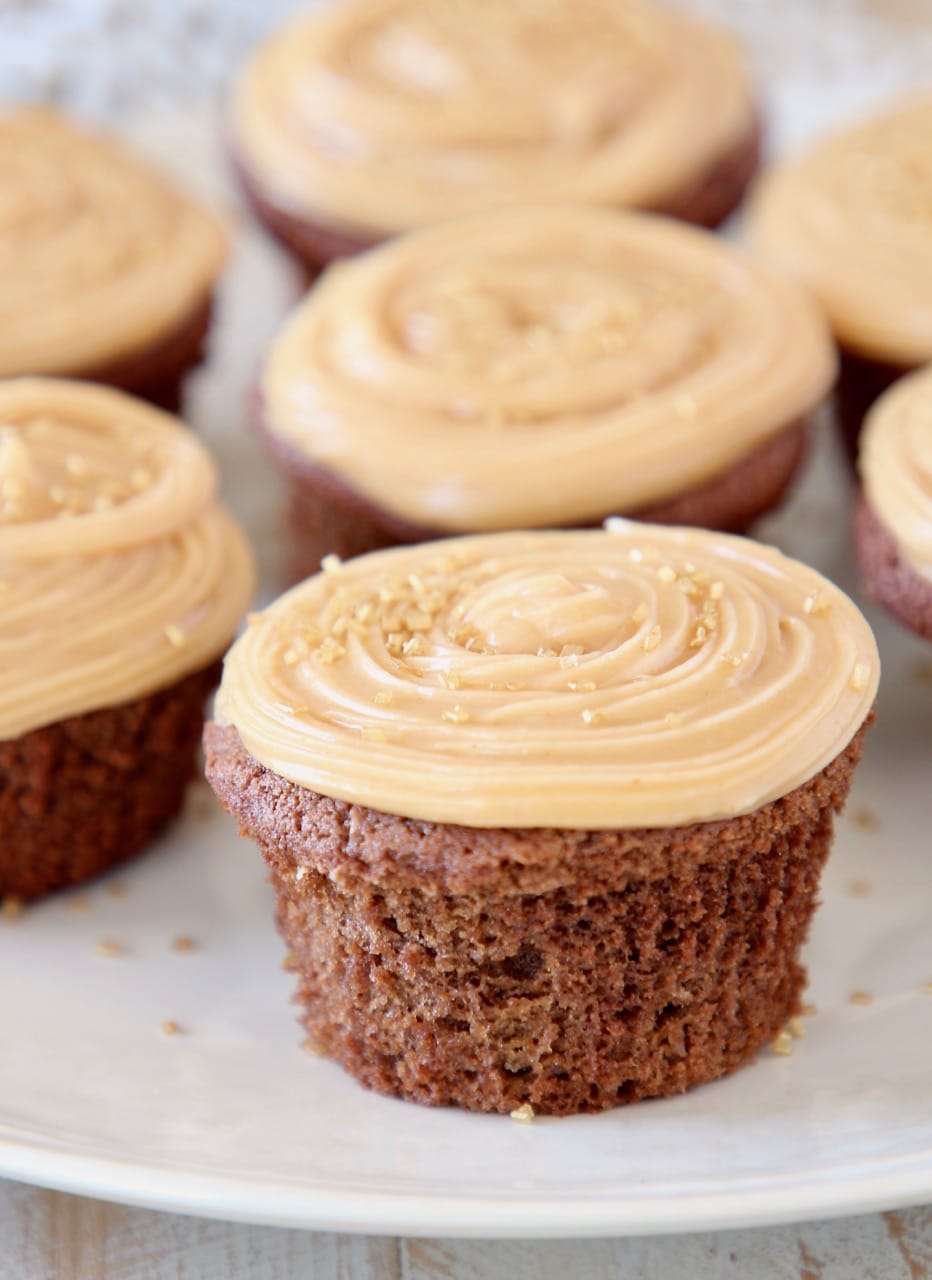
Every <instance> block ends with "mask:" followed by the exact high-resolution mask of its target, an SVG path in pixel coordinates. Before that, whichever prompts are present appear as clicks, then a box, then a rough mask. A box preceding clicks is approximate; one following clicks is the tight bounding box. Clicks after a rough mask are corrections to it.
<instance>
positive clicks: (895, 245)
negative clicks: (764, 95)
mask: <svg viewBox="0 0 932 1280" xmlns="http://www.w3.org/2000/svg"><path fill="white" fill-rule="evenodd" d="M752 209H753V214H752V217H753V221H752V228H753V234H754V237H755V239H756V240H757V242H758V243H759V244H760V246H761V248H762V249H763V250H764V251H765V252H766V253H767V254H768V255H769V256H770V257H772V258H773V259H774V260H776V261H777V262H779V263H780V264H781V265H783V266H784V267H786V268H787V269H788V270H790V271H791V272H793V273H794V274H795V275H797V276H798V277H799V279H801V280H802V281H803V282H804V283H805V284H806V285H807V286H808V288H809V289H810V290H811V291H812V292H813V293H814V294H815V296H816V297H817V298H818V300H819V301H820V302H821V304H822V305H823V307H824V308H825V310H826V312H827V314H828V317H829V320H830V321H831V324H832V327H833V329H834V330H835V333H836V335H837V336H838V339H839V341H840V342H841V343H842V344H843V345H844V346H845V347H848V348H849V349H851V350H853V351H857V352H860V353H861V354H863V355H867V356H872V357H874V358H875V359H879V360H887V361H890V362H892V363H895V364H902V365H913V364H922V363H924V362H925V361H927V360H930V359H932V97H929V98H926V99H925V100H923V101H918V102H912V103H910V104H909V105H908V106H906V107H902V108H900V109H898V110H896V111H893V112H892V113H890V114H888V115H885V116H883V117H882V118H880V119H877V120H873V121H871V122H870V123H868V124H866V125H862V126H860V127H859V128H856V129H851V130H848V131H846V132H844V133H840V134H837V135H836V136H834V137H831V138H829V139H827V140H826V141H823V142H821V143H820V144H818V145H817V146H816V147H814V148H813V149H812V150H810V151H809V152H808V153H807V154H806V155H804V156H803V157H802V158H801V159H799V160H795V161H792V162H790V163H789V164H786V165H784V166H783V167H780V168H777V169H775V170H773V171H771V173H770V174H768V175H767V176H765V177H764V178H763V179H762V180H761V182H760V184H759V187H758V192H757V195H756V197H755V200H754V202H753V206H752Z"/></svg>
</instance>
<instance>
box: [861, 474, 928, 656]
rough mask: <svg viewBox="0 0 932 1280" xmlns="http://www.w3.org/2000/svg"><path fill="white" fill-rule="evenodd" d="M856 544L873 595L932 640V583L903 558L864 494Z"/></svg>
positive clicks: (908, 624)
mask: <svg viewBox="0 0 932 1280" xmlns="http://www.w3.org/2000/svg"><path fill="white" fill-rule="evenodd" d="M854 545H855V550H856V552H857V557H858V564H859V565H860V568H861V572H862V573H863V575H864V583H865V586H866V587H867V590H868V591H869V593H870V594H871V595H872V596H873V597H874V599H875V600H879V601H880V603H881V604H882V605H885V606H886V607H887V608H888V609H889V610H890V612H891V613H892V614H894V616H895V617H897V618H899V620H900V622H904V623H905V624H906V626H908V627H909V628H910V629H911V630H913V631H915V632H917V634H919V635H920V636H923V637H924V638H925V639H926V640H932V582H929V581H928V580H927V579H926V578H923V577H922V576H921V575H920V574H919V573H918V572H917V571H916V570H915V569H914V568H913V567H912V565H911V564H910V563H909V562H908V561H907V560H906V559H905V558H904V557H903V555H902V554H901V553H900V549H899V547H898V546H897V543H896V539H895V538H894V536H893V534H892V533H891V532H890V530H889V529H888V528H887V527H886V525H885V524H883V522H882V521H881V520H880V519H879V517H878V516H877V515H875V513H874V512H873V511H872V510H871V508H870V507H869V506H868V504H867V500H866V499H865V498H864V497H863V495H862V497H861V499H860V501H859V502H858V506H857V509H856V512H855V519H854Z"/></svg>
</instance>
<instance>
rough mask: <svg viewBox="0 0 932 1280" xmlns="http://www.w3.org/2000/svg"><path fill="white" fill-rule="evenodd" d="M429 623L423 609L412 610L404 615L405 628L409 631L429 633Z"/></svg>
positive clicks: (429, 619)
mask: <svg viewBox="0 0 932 1280" xmlns="http://www.w3.org/2000/svg"><path fill="white" fill-rule="evenodd" d="M431 621H432V619H431V616H430V614H429V613H425V612H424V610H423V609H412V610H411V612H410V613H407V614H405V626H406V627H407V628H408V630H409V631H429V630H430V625H431Z"/></svg>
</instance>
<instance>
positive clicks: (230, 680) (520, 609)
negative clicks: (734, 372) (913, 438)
mask: <svg viewBox="0 0 932 1280" xmlns="http://www.w3.org/2000/svg"><path fill="white" fill-rule="evenodd" d="M877 680H878V658H877V651H876V648H875V645H874V641H873V637H872V635H871V632H870V630H869V628H868V626H867V624H866V622H865V621H864V619H863V618H862V617H861V615H860V613H859V612H858V611H857V609H856V608H855V607H854V605H852V603H851V602H850V601H849V600H848V599H847V598H846V597H845V596H844V595H843V594H842V593H841V592H840V591H839V590H838V589H837V588H836V587H834V586H833V585H832V584H831V583H830V582H828V581H826V580H825V579H824V578H822V577H821V576H820V575H819V574H818V573H816V572H815V571H814V570H812V569H809V568H807V567H806V566H804V565H802V564H798V563H796V562H794V561H792V560H788V559H786V558H784V557H783V556H782V555H780V554H779V553H778V552H777V551H774V550H772V549H770V548H767V547H763V546H759V545H758V544H756V543H753V542H748V541H745V540H743V539H739V538H734V537H730V536H727V535H722V534H715V533H710V532H707V531H698V530H690V529H681V528H677V529H674V528H664V527H660V526H654V527H652V526H645V525H639V524H635V523H633V522H629V521H624V520H619V521H617V522H614V523H613V525H612V527H611V528H610V530H608V531H600V530H589V531H575V532H556V531H555V532H530V533H511V534H491V535H485V536H475V537H468V538H461V539H454V540H451V541H448V542H444V543H437V544H433V545H421V546H417V547H403V548H395V549H393V550H389V551H383V552H378V553H375V554H374V555H370V556H364V557H360V558H358V559H356V560H353V561H350V562H348V563H345V564H342V565H334V564H331V565H330V566H329V568H328V571H325V572H323V573H321V574H319V575H318V576H316V577H315V578H312V579H310V580H308V581H306V582H304V583H302V584H301V585H300V586H298V587H296V588H294V589H293V590H292V591H290V592H289V593H288V594H286V595H284V596H283V597H281V598H280V599H279V600H278V601H277V602H276V603H274V604H273V605H271V606H270V607H269V608H268V609H267V610H266V611H265V612H264V613H262V614H261V615H259V616H257V617H255V618H254V620H252V621H251V623H250V626H249V628H248V629H247V631H246V632H245V634H244V636H243V637H242V638H241V639H240V640H239V641H238V642H237V644H236V645H235V646H234V647H233V649H232V651H231V652H230V654H229V656H228V657H227V660H226V664H225V669H224V676H223V681H222V685H221V689H220V692H219V694H218V702H217V720H216V722H215V723H213V724H210V725H208V727H207V730H206V749H207V771H208V778H209V780H210V782H211V785H212V786H213V788H214V790H215V791H216V792H217V795H218V796H219V798H220V800H221V803H222V804H223V805H224V807H225V808H226V809H228V810H229V811H230V812H231V813H232V814H233V815H234V816H235V817H236V818H237V819H238V821H239V824H240V827H241V830H242V832H243V833H244V834H245V835H248V836H249V837H250V838H252V839H253V840H255V841H256V842H257V843H258V845H259V847H260V849H261V851H262V853H263V856H264V858H265V859H266V861H267V863H268V865H269V868H270V870H271V879H272V883H273V885H274V887H275V891H276V894H277V899H278V924H279V928H280V930H281V932H282V935H283V937H284V939H285V942H286V945H287V947H288V954H289V964H290V967H292V968H293V969H294V971H295V972H296V973H297V975H298V980H299V986H298V999H299V1001H300V1003H301V1005H302V1006H303V1021H304V1025H305V1027H306V1029H307V1033H308V1035H309V1037H310V1038H311V1043H312V1044H313V1045H315V1046H317V1047H318V1048H319V1049H320V1050H321V1051H322V1052H323V1053H325V1054H327V1055H329V1056H330V1057H332V1058H335V1059H336V1060H337V1061H338V1062H340V1063H342V1064H343V1066H344V1067H345V1068H346V1069H347V1070H348V1071H349V1072H350V1073H351V1074H352V1075H354V1076H355V1077H357V1078H358V1079H359V1080H360V1081H361V1082H362V1083H363V1084H365V1085H367V1086H369V1087H370V1088H373V1089H376V1090H378V1091H380V1092H383V1093H389V1094H395V1095H397V1096H399V1097H402V1098H407V1099H411V1100H414V1101H418V1102H426V1103H434V1104H456V1105H459V1106H462V1107H466V1108H469V1109H471V1110H480V1111H499V1112H510V1111H512V1110H513V1109H515V1108H518V1107H524V1106H530V1107H532V1108H533V1110H534V1111H537V1112H547V1113H552V1114H557V1115H562V1114H568V1113H571V1112H579V1111H596V1110H601V1109H603V1108H607V1107H613V1106H616V1105H617V1104H619V1103H622V1102H631V1101H634V1100H636V1099H639V1098H644V1097H651V1096H658V1095H666V1094H674V1093H678V1092H680V1091H682V1090H684V1089H687V1088H689V1087H690V1086H692V1085H696V1084H700V1083H702V1082H704V1081H708V1080H712V1079H714V1078H716V1077H717V1076H721V1075H724V1074H727V1073H728V1072H730V1071H732V1070H734V1069H735V1068H737V1067H738V1066H740V1065H741V1064H742V1063H745V1062H747V1061H749V1060H750V1059H751V1058H752V1057H753V1056H754V1054H755V1052H756V1051H757V1050H758V1049H759V1048H760V1047H761V1046H762V1045H766V1044H767V1043H768V1042H770V1041H771V1040H773V1038H774V1037H775V1036H776V1035H777V1034H778V1033H779V1032H780V1031H781V1029H782V1028H783V1027H784V1025H785V1024H786V1022H787V1020H788V1019H789V1018H790V1017H792V1016H793V1015H794V1014H796V1013H797V1012H798V1011H799V1008H800V994H801V991H802V988H803V984H804V979H805V974H804V970H803V968H802V967H801V965H800V961H799V951H800V946H801V944H802V942H803V939H804V938H805V936H806V932H807V929H808V926H809V921H810V917H811V915H812V912H813V909H814V906H815V902H816V893H817V889H818V882H819V875H820V871H821V869H822V864H823V862H824V860H825V858H826V855H827V854H828V851H829V845H830V843H831V839H832V827H833V815H834V814H835V813H836V812H837V811H838V810H839V809H840V808H841V806H842V804H843V802H844V800H845V796H846V794H847V791H848V788H849V784H850V781H851V775H852V771H853V770H854V768H855V766H856V763H857V761H858V758H859V756H860V753H861V746H862V739H863V734H864V730H865V725H866V724H867V722H868V720H869V719H870V717H871V707H872V704H873V701H874V696H875V692H876V688H877Z"/></svg>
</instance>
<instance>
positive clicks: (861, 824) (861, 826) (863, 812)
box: [851, 805, 880, 831]
mask: <svg viewBox="0 0 932 1280" xmlns="http://www.w3.org/2000/svg"><path fill="white" fill-rule="evenodd" d="M851 821H852V823H853V825H854V826H856V827H857V828H858V830H859V831H876V830H877V828H878V827H879V826H880V820H879V818H878V817H877V815H876V813H874V811H873V809H868V808H867V806H866V805H862V806H861V808H860V809H853V810H852V811H851Z"/></svg>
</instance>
